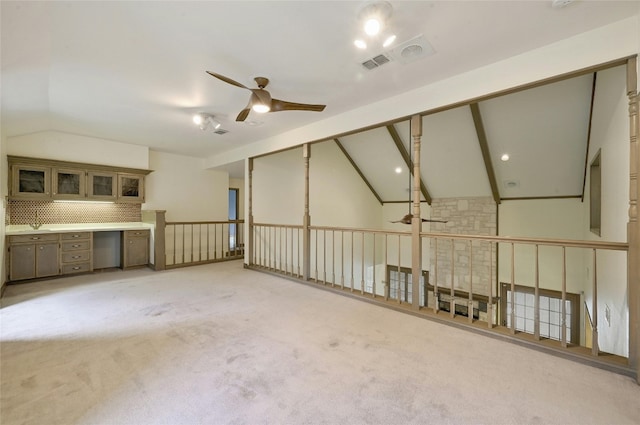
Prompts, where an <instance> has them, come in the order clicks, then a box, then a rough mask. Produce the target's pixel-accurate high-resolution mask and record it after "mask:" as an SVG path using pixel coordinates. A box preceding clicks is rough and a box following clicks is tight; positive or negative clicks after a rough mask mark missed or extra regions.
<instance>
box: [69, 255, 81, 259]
mask: <svg viewBox="0 0 640 425" xmlns="http://www.w3.org/2000/svg"><path fill="white" fill-rule="evenodd" d="M80 257H82V256H81V255H74V256H73V257H71V258H73V259H76V258H80Z"/></svg>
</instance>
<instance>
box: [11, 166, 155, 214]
mask: <svg viewBox="0 0 640 425" xmlns="http://www.w3.org/2000/svg"><path fill="white" fill-rule="evenodd" d="M7 159H8V162H9V170H10V171H9V181H10V184H9V188H10V194H9V196H10V198H13V199H41V200H52V199H54V200H85V199H86V200H89V201H110V202H130V203H143V202H144V178H145V176H146V175H147V174H149V173H150V172H151V171H152V170H141V169H137V168H122V167H114V166H110V165H96V164H83V163H78V162H67V161H57V160H50V159H42V158H27V157H19V156H11V155H9V156H7Z"/></svg>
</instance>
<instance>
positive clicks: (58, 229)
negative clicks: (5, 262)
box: [5, 221, 153, 236]
mask: <svg viewBox="0 0 640 425" xmlns="http://www.w3.org/2000/svg"><path fill="white" fill-rule="evenodd" d="M145 229H153V224H150V223H143V222H141V221H137V222H127V223H73V224H43V225H42V226H41V227H40V228H39V229H38V230H34V229H32V228H31V226H29V225H28V224H13V225H9V226H6V227H5V234H6V235H7V236H11V235H31V234H37V233H65V232H78V231H83V232H109V231H120V230H145Z"/></svg>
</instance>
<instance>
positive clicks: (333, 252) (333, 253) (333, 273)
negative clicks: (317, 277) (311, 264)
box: [331, 230, 336, 288]
mask: <svg viewBox="0 0 640 425" xmlns="http://www.w3.org/2000/svg"><path fill="white" fill-rule="evenodd" d="M335 286H336V232H335V230H331V287H332V288H334V287H335Z"/></svg>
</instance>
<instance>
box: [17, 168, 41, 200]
mask: <svg viewBox="0 0 640 425" xmlns="http://www.w3.org/2000/svg"><path fill="white" fill-rule="evenodd" d="M11 196H13V197H16V198H31V199H39V198H43V199H45V198H51V168H49V167H38V166H31V165H19V164H16V165H13V174H12V176H11Z"/></svg>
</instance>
